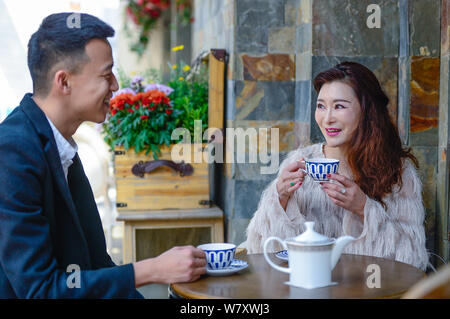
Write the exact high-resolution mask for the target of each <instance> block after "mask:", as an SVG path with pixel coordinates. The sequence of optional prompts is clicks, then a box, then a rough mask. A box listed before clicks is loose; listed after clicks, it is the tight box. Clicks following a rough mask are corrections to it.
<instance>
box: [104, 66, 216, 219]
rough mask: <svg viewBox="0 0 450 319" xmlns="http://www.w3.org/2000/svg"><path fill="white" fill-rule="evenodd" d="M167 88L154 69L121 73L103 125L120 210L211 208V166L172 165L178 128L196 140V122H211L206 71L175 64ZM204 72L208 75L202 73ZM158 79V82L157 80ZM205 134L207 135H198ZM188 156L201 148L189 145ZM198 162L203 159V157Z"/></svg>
mask: <svg viewBox="0 0 450 319" xmlns="http://www.w3.org/2000/svg"><path fill="white" fill-rule="evenodd" d="M172 70H173V72H172V74H171V77H170V80H169V81H168V83H167V85H166V84H161V83H158V82H160V81H159V80H160V77H158V76H156V75H155V72H154V71H149V72H147V73H146V75H147V78H149V80H146V79H144V77H142V76H135V77H133V78H130V77H128V76H127V75H126V74H124V72H122V71H120V72H119V85H120V87H121V89H120V90H119V91H117V92H116V93H115V94H114V96H113V98H112V99H111V101H110V113H109V115H108V117H107V120H106V121H105V123H104V124H103V128H104V130H103V132H104V135H105V140H106V142H107V143H108V144H109V145H110V147H111V149H113V150H114V168H115V177H116V190H117V207H118V209H119V210H124V211H125V210H126V211H130V210H155V209H169V208H173V209H179V208H200V207H209V205H210V202H209V178H208V163H207V162H201V163H194V161H190V163H188V162H180V161H178V162H177V161H172V156H171V153H172V148H173V147H174V145H175V144H176V143H178V142H180V140H172V138H171V137H172V132H173V131H174V130H175V129H176V128H180V127H181V128H185V129H187V130H189V132H191V134H192V136H194V133H195V132H194V121H195V120H201V121H202V127H201V129H202V132H201V133H200V132H199V133H200V134H203V130H204V129H206V128H207V125H208V124H207V123H208V118H207V116H208V82H207V79H206V77H204V74H202V72H203V71H200V72H199V73H198V74H194V72H192V70H191V68H190V66H187V65H185V64H182V65H181V66H180V67H178V66H172ZM203 73H204V72H203ZM155 80H158V82H155ZM200 136H203V135H200ZM190 149H191V152H192V153H191V154H190V158H191V159H193V158H199V156H197V154H198V153H197V152H200V153H201V152H203V146H202V145H201V144H200V145H199V146H198V145H194V147H190ZM200 158H203V156H202V155H200Z"/></svg>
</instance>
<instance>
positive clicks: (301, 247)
mask: <svg viewBox="0 0 450 319" xmlns="http://www.w3.org/2000/svg"><path fill="white" fill-rule="evenodd" d="M305 226H306V231H305V232H304V233H302V234H301V235H299V236H297V237H294V238H288V239H286V240H285V241H283V240H281V239H280V238H278V237H269V238H267V240H266V241H265V243H264V257H265V258H266V260H267V262H268V263H269V265H270V266H272V267H273V268H275V269H276V270H279V271H282V272H285V273H288V274H289V275H290V278H289V284H290V285H292V286H297V287H302V288H307V289H312V288H319V287H325V286H329V285H332V284H333V283H332V282H331V271H332V270H333V268H334V266H336V264H337V262H338V260H339V257H340V256H341V254H342V251H343V250H344V248H345V246H346V245H347V244H349V243H350V242H352V241H354V240H355V238H353V237H351V236H342V237H339V238H338V239H334V238H328V237H326V236H323V235H321V234H319V233H316V232H315V231H314V222H305ZM272 240H276V241H278V242H279V243H281V245H282V246H283V247H284V249H286V250H287V251H288V256H289V268H286V267H281V266H278V265H276V264H275V263H273V262H272V261H271V260H270V258H269V256H268V255H267V245H268V244H269V242H271V241H272Z"/></svg>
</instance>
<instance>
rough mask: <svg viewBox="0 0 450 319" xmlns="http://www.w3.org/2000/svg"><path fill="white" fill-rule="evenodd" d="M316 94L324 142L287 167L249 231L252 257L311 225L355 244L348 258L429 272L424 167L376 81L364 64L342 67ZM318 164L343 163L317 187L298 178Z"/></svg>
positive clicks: (324, 78) (293, 156) (294, 156)
mask: <svg viewBox="0 0 450 319" xmlns="http://www.w3.org/2000/svg"><path fill="white" fill-rule="evenodd" d="M314 88H315V90H316V91H317V92H318V98H317V107H316V111H315V120H316V122H317V124H318V126H319V127H320V130H321V132H322V134H323V135H324V137H325V140H326V142H325V143H319V144H314V145H311V146H307V147H301V148H299V149H297V150H295V151H292V152H291V153H289V155H288V157H287V158H286V160H284V162H283V163H282V164H281V166H280V170H279V174H278V177H277V178H276V179H275V180H274V181H273V182H272V183H271V184H270V185H269V186H268V187H267V189H266V190H265V191H264V192H263V194H262V197H261V201H260V203H259V205H258V210H257V211H256V212H255V215H254V216H253V218H252V220H251V221H250V224H249V226H248V229H247V236H248V237H247V243H246V246H247V250H248V252H249V253H257V252H262V245H263V244H264V241H265V240H266V239H267V238H268V237H270V236H278V237H280V238H288V237H293V236H297V235H298V234H299V233H301V232H303V231H304V225H303V223H304V222H305V221H315V230H316V231H317V232H319V233H322V234H324V235H327V236H328V237H338V236H342V235H351V236H353V237H355V238H356V240H355V241H354V242H353V243H351V244H349V245H348V246H347V247H346V248H345V251H344V252H345V253H352V254H360V255H371V256H377V257H383V258H390V259H395V260H397V261H401V262H405V263H408V264H411V265H413V266H416V267H418V268H421V269H423V270H425V269H426V267H427V264H428V254H427V251H426V248H425V230H424V226H423V222H424V213H425V211H424V207H423V204H422V195H421V189H422V186H421V182H420V180H419V177H418V175H417V171H416V168H417V167H418V162H417V159H416V158H415V157H414V156H413V155H412V154H411V152H410V150H409V149H403V147H402V144H401V141H400V137H399V135H398V132H397V129H396V127H395V126H394V125H393V123H392V122H391V120H390V117H389V113H388V109H387V105H388V102H389V99H388V97H387V96H386V95H385V94H384V92H383V91H382V89H381V86H380V84H379V82H378V80H377V78H376V77H375V75H374V74H373V73H372V72H371V71H370V70H369V69H367V68H366V67H364V66H362V65H360V64H358V63H354V62H343V63H340V64H338V65H336V66H335V67H334V68H331V69H329V70H326V71H324V72H322V73H320V74H319V75H317V77H316V78H315V79H314ZM313 157H326V158H335V159H339V161H340V164H339V172H338V174H331V175H330V179H331V180H332V181H331V182H326V183H320V184H319V183H317V182H314V181H313V180H312V179H311V178H310V177H306V174H305V173H304V172H303V171H302V170H300V169H301V168H305V164H304V162H303V160H304V159H305V158H313ZM272 249H273V250H274V251H276V250H280V249H281V247H280V246H272Z"/></svg>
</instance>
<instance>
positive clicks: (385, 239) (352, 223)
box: [342, 160, 428, 270]
mask: <svg viewBox="0 0 450 319" xmlns="http://www.w3.org/2000/svg"><path fill="white" fill-rule="evenodd" d="M402 180H403V186H402V187H401V188H400V189H399V188H398V186H396V187H395V188H394V191H393V192H392V193H391V194H389V195H388V196H386V197H385V198H384V199H383V200H384V202H385V204H386V207H387V208H386V209H384V208H383V206H382V205H381V204H380V203H379V202H377V201H375V200H373V199H371V198H369V197H366V199H367V200H366V205H365V207H364V222H362V221H361V220H360V219H359V218H358V217H356V216H354V214H351V213H349V212H348V213H347V214H345V215H344V218H343V225H342V226H343V232H344V234H348V235H351V236H354V237H356V238H357V240H356V241H355V242H353V243H352V244H350V245H349V246H347V248H346V250H345V252H347V253H354V254H362V255H371V256H377V257H383V258H390V259H395V260H397V261H401V262H405V263H408V264H411V265H413V266H415V267H417V268H421V269H422V270H425V269H426V268H427V265H428V253H427V251H426V247H425V228H424V218H425V209H424V206H423V202H422V183H421V181H420V179H419V176H418V175H417V171H416V169H415V168H414V166H413V164H412V163H411V162H410V161H409V160H407V161H405V164H404V169H403V173H402Z"/></svg>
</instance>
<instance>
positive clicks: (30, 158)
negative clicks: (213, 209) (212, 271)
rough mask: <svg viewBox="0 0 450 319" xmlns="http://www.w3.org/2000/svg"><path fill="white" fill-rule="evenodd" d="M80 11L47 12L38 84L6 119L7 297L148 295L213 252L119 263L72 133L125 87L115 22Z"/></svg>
mask: <svg viewBox="0 0 450 319" xmlns="http://www.w3.org/2000/svg"><path fill="white" fill-rule="evenodd" d="M73 18H74V14H70V13H59V14H53V15H50V16H48V17H47V18H45V19H44V21H43V22H42V24H41V26H40V27H39V29H38V31H37V32H36V33H34V34H33V35H32V37H31V39H30V41H29V43H28V67H29V69H30V73H31V77H32V80H33V94H26V95H25V96H24V98H23V99H22V101H21V103H20V106H19V107H17V108H16V109H15V110H14V111H13V112H12V113H11V114H10V115H9V116H8V117H7V118H6V119H5V121H4V122H3V123H2V124H0V298H142V296H141V295H140V294H139V293H138V292H137V291H136V288H137V287H139V286H142V285H145V284H148V283H152V282H159V283H171V282H187V281H193V280H196V279H197V278H198V277H199V276H200V275H201V274H203V273H205V271H206V270H205V265H206V261H205V255H204V252H203V251H201V250H200V249H197V248H194V247H192V246H185V247H175V248H172V249H171V250H169V251H167V252H165V253H163V254H161V255H160V256H158V257H155V258H150V259H146V260H142V261H139V262H136V263H133V264H127V265H122V266H116V265H115V264H114V263H113V262H112V260H111V258H110V256H109V255H108V254H107V252H106V244H105V238H104V234H103V229H102V226H101V221H100V217H99V214H98V210H97V207H96V204H95V201H94V196H93V194H92V190H91V188H90V185H89V183H88V180H87V177H86V175H85V174H84V171H83V167H82V165H81V162H80V159H79V157H78V155H77V153H76V152H77V147H76V144H75V142H74V141H73V139H72V135H73V134H74V133H75V131H76V130H77V128H78V127H79V126H80V124H81V123H82V122H84V121H93V122H96V123H101V122H103V121H104V120H105V117H106V114H107V112H108V107H109V99H110V98H111V96H112V92H113V91H116V90H117V89H118V84H117V81H116V78H115V76H114V74H113V73H112V67H113V58H112V53H111V47H110V45H109V43H108V41H107V40H106V39H107V38H108V37H111V36H113V35H114V30H113V29H112V28H111V27H110V26H109V25H107V24H105V23H104V22H103V21H101V20H99V19H98V18H96V17H93V16H90V15H88V14H79V16H78V18H79V24H78V25H77V24H74V23H73V21H72V20H73ZM77 270H80V271H79V273H76V271H77ZM74 271H75V272H74ZM77 275H79V277H78V280H77V278H76V277H75V276H77Z"/></svg>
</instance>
